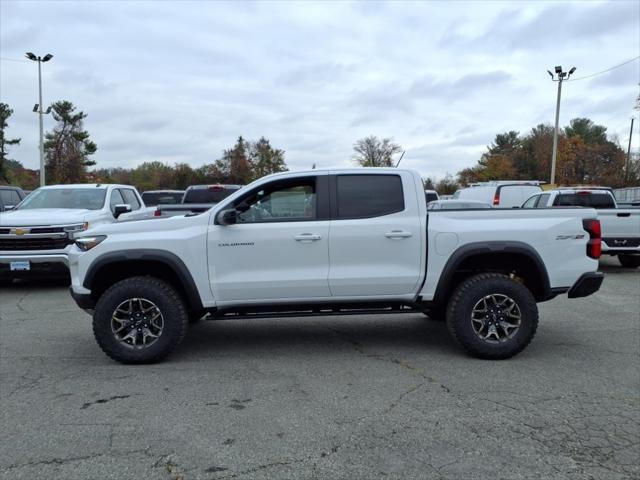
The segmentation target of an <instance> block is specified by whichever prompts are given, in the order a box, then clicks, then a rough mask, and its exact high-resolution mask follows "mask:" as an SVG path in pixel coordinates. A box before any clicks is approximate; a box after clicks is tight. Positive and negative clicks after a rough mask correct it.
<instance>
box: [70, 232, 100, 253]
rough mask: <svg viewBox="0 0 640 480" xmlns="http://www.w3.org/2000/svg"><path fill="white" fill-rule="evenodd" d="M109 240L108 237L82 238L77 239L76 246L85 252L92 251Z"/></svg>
mask: <svg viewBox="0 0 640 480" xmlns="http://www.w3.org/2000/svg"><path fill="white" fill-rule="evenodd" d="M105 238H107V236H106V235H96V236H95V237H82V238H78V239H76V245H77V246H78V248H79V249H80V250H82V251H84V252H86V251H87V250H91V249H92V248H93V247H95V246H97V245H99V244H100V243H102V241H103V240H104V239H105Z"/></svg>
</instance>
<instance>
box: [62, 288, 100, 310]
mask: <svg viewBox="0 0 640 480" xmlns="http://www.w3.org/2000/svg"><path fill="white" fill-rule="evenodd" d="M69 292H70V293H71V298H73V300H74V301H75V302H76V305H78V306H79V307H80V308H81V309H83V310H85V311H88V312H92V311H93V309H94V308H96V302H95V300H94V299H93V298H92V297H91V295H90V294H87V293H76V292H74V291H73V287H72V288H69Z"/></svg>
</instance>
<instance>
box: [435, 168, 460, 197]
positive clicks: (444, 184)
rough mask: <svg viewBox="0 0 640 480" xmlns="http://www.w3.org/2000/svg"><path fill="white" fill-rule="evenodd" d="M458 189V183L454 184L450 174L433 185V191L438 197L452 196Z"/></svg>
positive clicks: (454, 181)
mask: <svg viewBox="0 0 640 480" xmlns="http://www.w3.org/2000/svg"><path fill="white" fill-rule="evenodd" d="M459 188H460V185H458V182H456V180H455V178H453V175H451V174H450V173H447V175H446V176H445V177H444V178H443V179H441V180H439V181H438V182H437V183H436V185H435V191H436V192H438V195H453V194H454V193H456V190H458V189H459Z"/></svg>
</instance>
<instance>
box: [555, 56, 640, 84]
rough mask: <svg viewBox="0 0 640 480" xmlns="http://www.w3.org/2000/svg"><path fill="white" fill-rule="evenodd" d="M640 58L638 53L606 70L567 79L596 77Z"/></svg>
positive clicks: (573, 80) (572, 80)
mask: <svg viewBox="0 0 640 480" xmlns="http://www.w3.org/2000/svg"><path fill="white" fill-rule="evenodd" d="M639 58H640V55H638V56H637V57H634V58H631V59H629V60H627V61H626V62H622V63H620V64H618V65H614V66H613V67H611V68H607V69H606V70H602V71H601V72H596V73H592V74H591V75H585V76H584V77H577V78H572V79H571V80H567V81H569V82H575V81H576V80H584V79H585V78H591V77H595V76H597V75H602V74H603V73H607V72H610V71H611V70H615V69H616V68H620V67H622V66H624V65H626V64H627V63H631V62H633V61H635V60H638V59H639Z"/></svg>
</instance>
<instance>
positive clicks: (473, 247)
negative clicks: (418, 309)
mask: <svg viewBox="0 0 640 480" xmlns="http://www.w3.org/2000/svg"><path fill="white" fill-rule="evenodd" d="M491 253H517V254H522V255H526V256H527V257H528V258H529V259H531V260H532V261H533V263H534V264H535V266H536V268H537V270H538V272H539V274H540V276H541V278H542V289H541V292H542V295H540V296H539V297H540V298H536V301H544V300H548V299H550V298H553V297H554V296H555V295H554V292H552V290H551V286H550V285H551V284H550V281H549V273H548V272H547V268H546V266H545V264H544V262H543V261H542V258H541V257H540V254H539V253H538V252H537V251H536V250H535V249H534V248H533V247H531V246H530V245H527V244H526V243H523V242H514V241H495V242H474V243H469V244H467V245H463V246H461V247H459V248H458V249H457V250H455V251H454V252H453V253H452V254H451V256H450V257H449V260H447V263H446V264H445V266H444V268H443V269H442V274H441V275H440V279H439V280H438V285H437V287H436V291H435V294H434V296H433V302H434V303H441V302H443V301H444V300H445V299H446V295H447V293H450V286H451V282H452V281H453V274H454V273H455V271H456V269H457V268H458V267H459V266H460V264H461V263H462V262H463V261H464V260H466V259H467V258H469V257H472V256H475V255H483V254H491Z"/></svg>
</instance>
